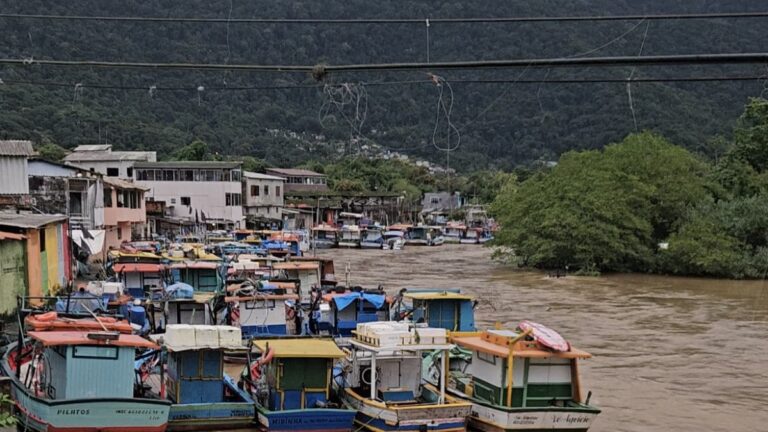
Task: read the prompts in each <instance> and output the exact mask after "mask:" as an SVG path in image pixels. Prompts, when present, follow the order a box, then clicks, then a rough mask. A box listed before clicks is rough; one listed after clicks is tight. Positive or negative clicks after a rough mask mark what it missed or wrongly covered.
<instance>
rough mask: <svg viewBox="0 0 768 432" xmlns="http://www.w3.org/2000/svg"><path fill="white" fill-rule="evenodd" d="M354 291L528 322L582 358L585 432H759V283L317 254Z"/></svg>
mask: <svg viewBox="0 0 768 432" xmlns="http://www.w3.org/2000/svg"><path fill="white" fill-rule="evenodd" d="M319 255H320V256H324V257H331V258H334V260H335V264H336V277H337V279H338V280H339V281H340V282H341V283H344V281H345V280H346V277H347V276H346V274H345V273H346V272H345V269H346V268H347V267H348V268H349V269H350V273H349V281H350V282H351V283H352V284H354V285H362V286H365V287H375V286H377V285H379V284H383V285H384V287H385V288H386V289H387V290H388V291H389V292H391V293H395V292H397V290H399V289H400V288H403V287H419V288H428V287H429V288H433V287H451V288H461V289H462V291H463V292H466V293H470V294H473V295H475V296H477V298H478V299H479V300H480V303H479V305H478V308H477V309H476V316H475V319H476V321H477V324H478V326H480V327H490V326H492V325H493V324H494V322H496V321H500V322H502V323H503V324H504V325H506V326H509V327H514V326H515V325H516V324H517V323H518V322H520V321H521V320H523V319H531V320H534V321H537V322H541V323H542V324H546V325H548V326H550V327H553V328H554V329H556V330H558V331H559V332H560V333H561V334H562V335H563V336H565V337H566V338H567V339H568V340H569V341H570V342H571V343H572V344H573V345H575V346H577V347H579V348H581V349H584V350H586V351H589V352H591V353H592V354H593V355H594V358H593V359H590V360H587V361H584V362H582V365H581V369H582V374H583V375H582V379H583V385H584V388H585V391H586V390H591V391H592V393H593V396H592V404H594V405H597V406H599V407H600V408H602V410H603V412H602V414H601V415H600V416H599V417H598V419H597V421H596V422H595V424H594V426H593V428H592V429H590V430H591V431H594V432H624V431H626V432H667V431H678V432H682V431H697V432H698V431H709V432H715V431H723V432H741V431H744V432H747V431H749V432H752V431H756V432H758V431H768V283H767V282H763V281H747V282H744V281H721V280H709V279H697V278H671V277H661V276H646V275H612V276H607V277H600V278H582V277H574V276H568V277H565V278H559V279H556V278H548V277H547V276H546V275H544V274H541V273H536V272H528V271H520V270H516V269H514V268H511V267H509V266H506V265H502V264H500V263H497V262H494V261H493V260H491V259H490V256H491V251H490V250H489V249H488V248H484V247H480V246H470V245H444V246H442V247H434V248H427V247H410V248H409V247H406V248H405V249H404V250H402V251H378V250H343V249H334V250H328V251H322V252H319Z"/></svg>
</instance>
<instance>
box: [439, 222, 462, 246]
mask: <svg viewBox="0 0 768 432" xmlns="http://www.w3.org/2000/svg"><path fill="white" fill-rule="evenodd" d="M466 231H467V227H466V226H465V225H463V224H456V223H449V224H448V225H446V226H445V229H444V232H445V235H444V237H445V242H446V243H461V239H462V238H463V237H464V233H465V232H466Z"/></svg>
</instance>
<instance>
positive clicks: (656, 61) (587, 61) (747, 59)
mask: <svg viewBox="0 0 768 432" xmlns="http://www.w3.org/2000/svg"><path fill="white" fill-rule="evenodd" d="M766 62H768V52H764V53H725V54H723V53H720V54H675V55H654V56H644V57H637V56H613V57H555V58H537V59H509V60H474V61H455V62H438V63H423V62H413V63H362V64H343V65H325V64H318V65H256V64H221V63H160V62H113V61H102V60H49V59H33V58H28V59H15V58H3V59H0V65H9V66H31V65H42V66H62V67H90V68H94V67H103V68H128V69H132V68H133V69H136V68H138V69H171V70H172V69H190V70H211V71H216V70H224V71H229V70H231V71H247V72H281V73H287V72H299V73H313V74H316V75H317V74H319V75H317V76H319V77H320V78H322V77H324V76H326V75H327V74H328V73H329V72H372V71H414V70H438V69H445V70H472V69H508V68H526V69H527V68H530V67H566V68H568V67H611V66H662V65H663V66H678V65H713V64H715V65H721V64H750V63H766Z"/></svg>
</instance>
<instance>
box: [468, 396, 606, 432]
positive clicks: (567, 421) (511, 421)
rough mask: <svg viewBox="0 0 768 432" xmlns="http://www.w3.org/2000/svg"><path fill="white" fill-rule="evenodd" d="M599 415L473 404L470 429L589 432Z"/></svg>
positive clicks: (484, 430)
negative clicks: (504, 408) (506, 409)
mask: <svg viewBox="0 0 768 432" xmlns="http://www.w3.org/2000/svg"><path fill="white" fill-rule="evenodd" d="M598 414H599V412H581V411H577V410H573V409H568V408H561V409H558V408H542V409H539V410H537V409H536V408H529V409H525V410H524V409H521V410H520V411H518V410H515V411H504V410H501V409H495V408H491V407H488V406H485V405H480V404H477V403H473V404H472V415H470V417H469V425H470V426H471V427H472V428H474V429H476V430H479V431H483V432H504V431H568V432H576V431H583V432H586V431H587V430H588V429H589V428H590V427H591V426H592V423H593V422H594V421H595V418H597V415H598Z"/></svg>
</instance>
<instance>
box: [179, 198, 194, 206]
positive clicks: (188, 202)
mask: <svg viewBox="0 0 768 432" xmlns="http://www.w3.org/2000/svg"><path fill="white" fill-rule="evenodd" d="M181 205H185V206H189V205H192V200H191V199H190V198H189V197H181Z"/></svg>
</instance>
